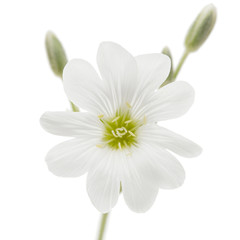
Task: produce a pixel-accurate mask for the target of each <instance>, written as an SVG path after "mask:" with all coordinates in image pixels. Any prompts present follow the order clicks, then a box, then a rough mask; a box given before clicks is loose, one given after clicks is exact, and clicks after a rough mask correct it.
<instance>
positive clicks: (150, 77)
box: [135, 53, 171, 91]
mask: <svg viewBox="0 0 240 240" xmlns="http://www.w3.org/2000/svg"><path fill="white" fill-rule="evenodd" d="M135 59H136V61H137V65H138V81H139V85H141V87H140V90H143V89H149V90H150V91H154V90H155V89H157V88H159V87H160V86H161V85H162V83H163V82H164V81H165V80H166V78H167V77H168V74H169V72H170V69H171V60H170V58H169V57H168V56H167V55H165V54H161V53H155V54H145V55H140V56H137V57H135Z"/></svg>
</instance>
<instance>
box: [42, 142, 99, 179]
mask: <svg viewBox="0 0 240 240" xmlns="http://www.w3.org/2000/svg"><path fill="white" fill-rule="evenodd" d="M94 150H95V141H93V140H88V141H83V140H79V139H73V140H69V141H66V142H63V143H60V144H58V145H57V146H55V147H54V148H52V149H51V150H50V151H49V152H48V154H47V156H46V163H47V165H48V169H49V170H50V171H51V172H52V173H53V174H54V175H56V176H60V177H79V176H81V175H83V174H84V173H86V171H87V170H88V168H89V164H90V157H91V155H92V154H93V152H94Z"/></svg>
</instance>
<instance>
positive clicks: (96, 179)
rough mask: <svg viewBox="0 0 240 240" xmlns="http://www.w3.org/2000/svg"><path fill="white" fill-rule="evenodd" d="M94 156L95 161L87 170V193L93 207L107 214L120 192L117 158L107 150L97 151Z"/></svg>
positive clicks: (113, 152) (114, 153)
mask: <svg viewBox="0 0 240 240" xmlns="http://www.w3.org/2000/svg"><path fill="white" fill-rule="evenodd" d="M94 155H95V156H94V158H96V159H97V161H95V163H94V164H93V166H92V168H91V169H90V170H89V173H88V178H87V191H88V195H89V197H90V199H91V201H92V203H93V205H94V206H95V207H96V208H97V209H98V210H99V211H100V212H102V213H107V212H109V211H110V210H111V209H112V208H113V207H114V206H115V204H116V203H117V200H118V196H119V192H120V180H119V157H118V154H117V152H116V151H110V150H109V149H99V150H97V151H96V152H95V154H94Z"/></svg>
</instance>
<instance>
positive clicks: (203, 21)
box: [185, 4, 217, 52]
mask: <svg viewBox="0 0 240 240" xmlns="http://www.w3.org/2000/svg"><path fill="white" fill-rule="evenodd" d="M216 17H217V11H216V8H215V6H214V5H213V4H209V5H207V6H206V7H205V8H203V10H202V11H201V12H200V13H199V15H198V16H197V18H196V19H195V21H194V22H193V24H192V25H191V27H190V29H189V31H188V33H187V36H186V39H185V46H186V49H187V51H188V52H194V51H196V50H197V49H198V48H199V47H201V45H202V44H203V43H204V42H205V41H206V39H207V38H208V36H209V34H210V33H211V31H212V29H213V27H214V25H215V22H216Z"/></svg>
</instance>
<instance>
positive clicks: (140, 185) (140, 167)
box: [121, 143, 185, 212]
mask: <svg viewBox="0 0 240 240" xmlns="http://www.w3.org/2000/svg"><path fill="white" fill-rule="evenodd" d="M123 161H124V162H123V164H122V166H123V170H122V173H123V175H122V176H121V183H122V189H123V196H124V199H125V201H126V203H127V204H128V206H129V207H130V208H131V209H132V210H133V211H136V212H145V211H147V210H148V209H149V208H150V207H151V206H152V204H153V203H154V200H155V198H156V196H157V193H158V188H163V189H173V188H177V187H179V186H181V185H182V183H183V181H184V178H185V173H184V169H183V168H182V166H181V164H180V163H179V162H178V161H177V159H176V158H175V157H174V156H172V155H171V154H170V153H168V152H167V151H166V150H164V149H161V148H160V147H155V146H152V145H149V144H144V143H140V146H139V148H138V149H136V151H134V152H133V153H132V156H131V159H128V158H127V157H126V158H125V159H124V160H123Z"/></svg>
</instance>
